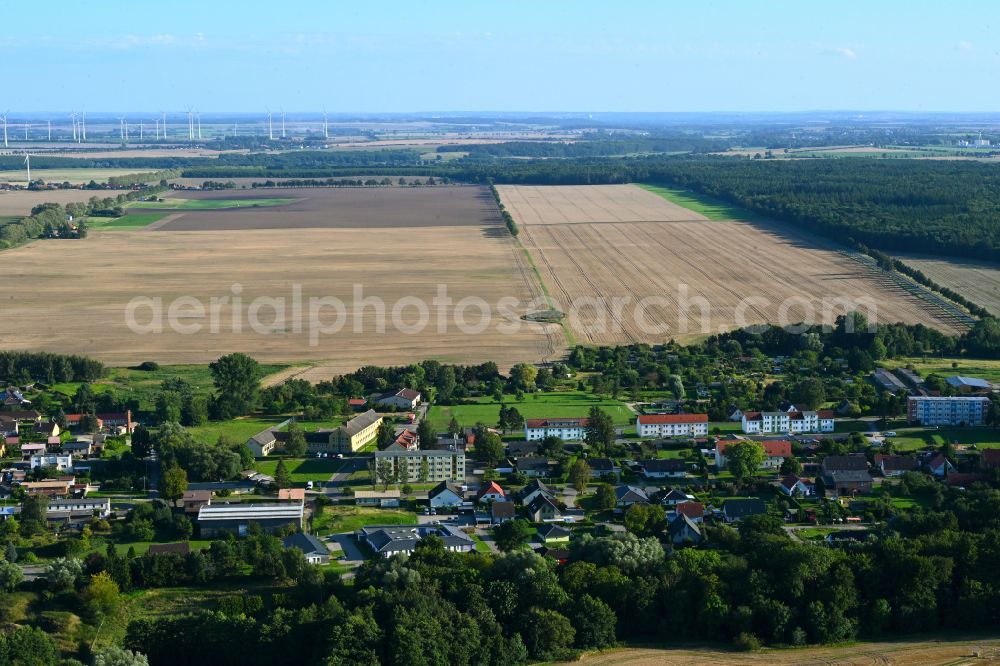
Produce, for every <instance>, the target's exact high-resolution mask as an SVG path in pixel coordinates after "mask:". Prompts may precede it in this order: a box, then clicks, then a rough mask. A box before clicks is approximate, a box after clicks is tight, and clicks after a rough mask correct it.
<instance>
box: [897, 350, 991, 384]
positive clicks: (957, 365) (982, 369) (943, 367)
mask: <svg viewBox="0 0 1000 666" xmlns="http://www.w3.org/2000/svg"><path fill="white" fill-rule="evenodd" d="M880 363H881V364H882V365H884V366H885V367H887V368H890V369H893V368H897V367H899V366H907V365H912V366H913V369H914V370H915V371H916V372H917V374H919V375H920V376H921V377H926V376H927V375H930V374H936V375H941V376H942V377H950V376H951V375H963V376H966V377H979V378H980V379H985V380H986V381H988V382H998V383H1000V360H996V359H975V358H950V357H944V358H935V357H932V356H928V357H926V358H916V357H914V358H902V359H892V360H889V359H887V360H885V361H880ZM952 366H954V367H952Z"/></svg>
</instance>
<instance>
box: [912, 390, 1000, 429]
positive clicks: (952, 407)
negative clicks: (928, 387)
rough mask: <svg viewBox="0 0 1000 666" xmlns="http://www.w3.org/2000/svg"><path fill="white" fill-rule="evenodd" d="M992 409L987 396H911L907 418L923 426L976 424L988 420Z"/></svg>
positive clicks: (981, 423)
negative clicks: (988, 414)
mask: <svg viewBox="0 0 1000 666" xmlns="http://www.w3.org/2000/svg"><path fill="white" fill-rule="evenodd" d="M989 409H990V399H989V398H988V397H987V396H984V395H983V396H949V397H944V396H926V395H921V396H910V397H908V398H907V399H906V418H907V421H909V422H910V423H919V424H920V425H923V426H960V425H966V426H976V425H983V424H984V423H985V422H986V415H987V412H989Z"/></svg>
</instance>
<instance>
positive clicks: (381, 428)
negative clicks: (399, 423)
mask: <svg viewBox="0 0 1000 666" xmlns="http://www.w3.org/2000/svg"><path fill="white" fill-rule="evenodd" d="M395 439H396V428H395V427H393V425H392V423H391V422H390V421H389V420H388V419H382V423H380V424H379V425H378V434H377V435H376V436H375V446H376V447H377V448H378V450H379V451H382V450H383V449H385V447H387V446H389V445H390V444H392V442H393V441H394V440H395Z"/></svg>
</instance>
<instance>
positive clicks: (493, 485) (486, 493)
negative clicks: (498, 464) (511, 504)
mask: <svg viewBox="0 0 1000 666" xmlns="http://www.w3.org/2000/svg"><path fill="white" fill-rule="evenodd" d="M506 499H507V493H505V492H504V490H503V488H501V487H500V484H498V483H497V482H496V481H490V482H489V483H487V484H486V485H484V486H483V487H482V488H480V489H479V492H478V493H476V501H477V502H502V501H504V500H506Z"/></svg>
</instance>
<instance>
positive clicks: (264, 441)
mask: <svg viewBox="0 0 1000 666" xmlns="http://www.w3.org/2000/svg"><path fill="white" fill-rule="evenodd" d="M277 433H278V431H277V430H276V429H274V428H268V429H267V430H261V431H260V432H259V433H257V434H256V435H254V436H253V437H251V438H250V441H252V442H256V443H257V444H260V445H261V446H266V445H268V444H272V443H273V442H275V441H276V440H277V439H278V436H277Z"/></svg>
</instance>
